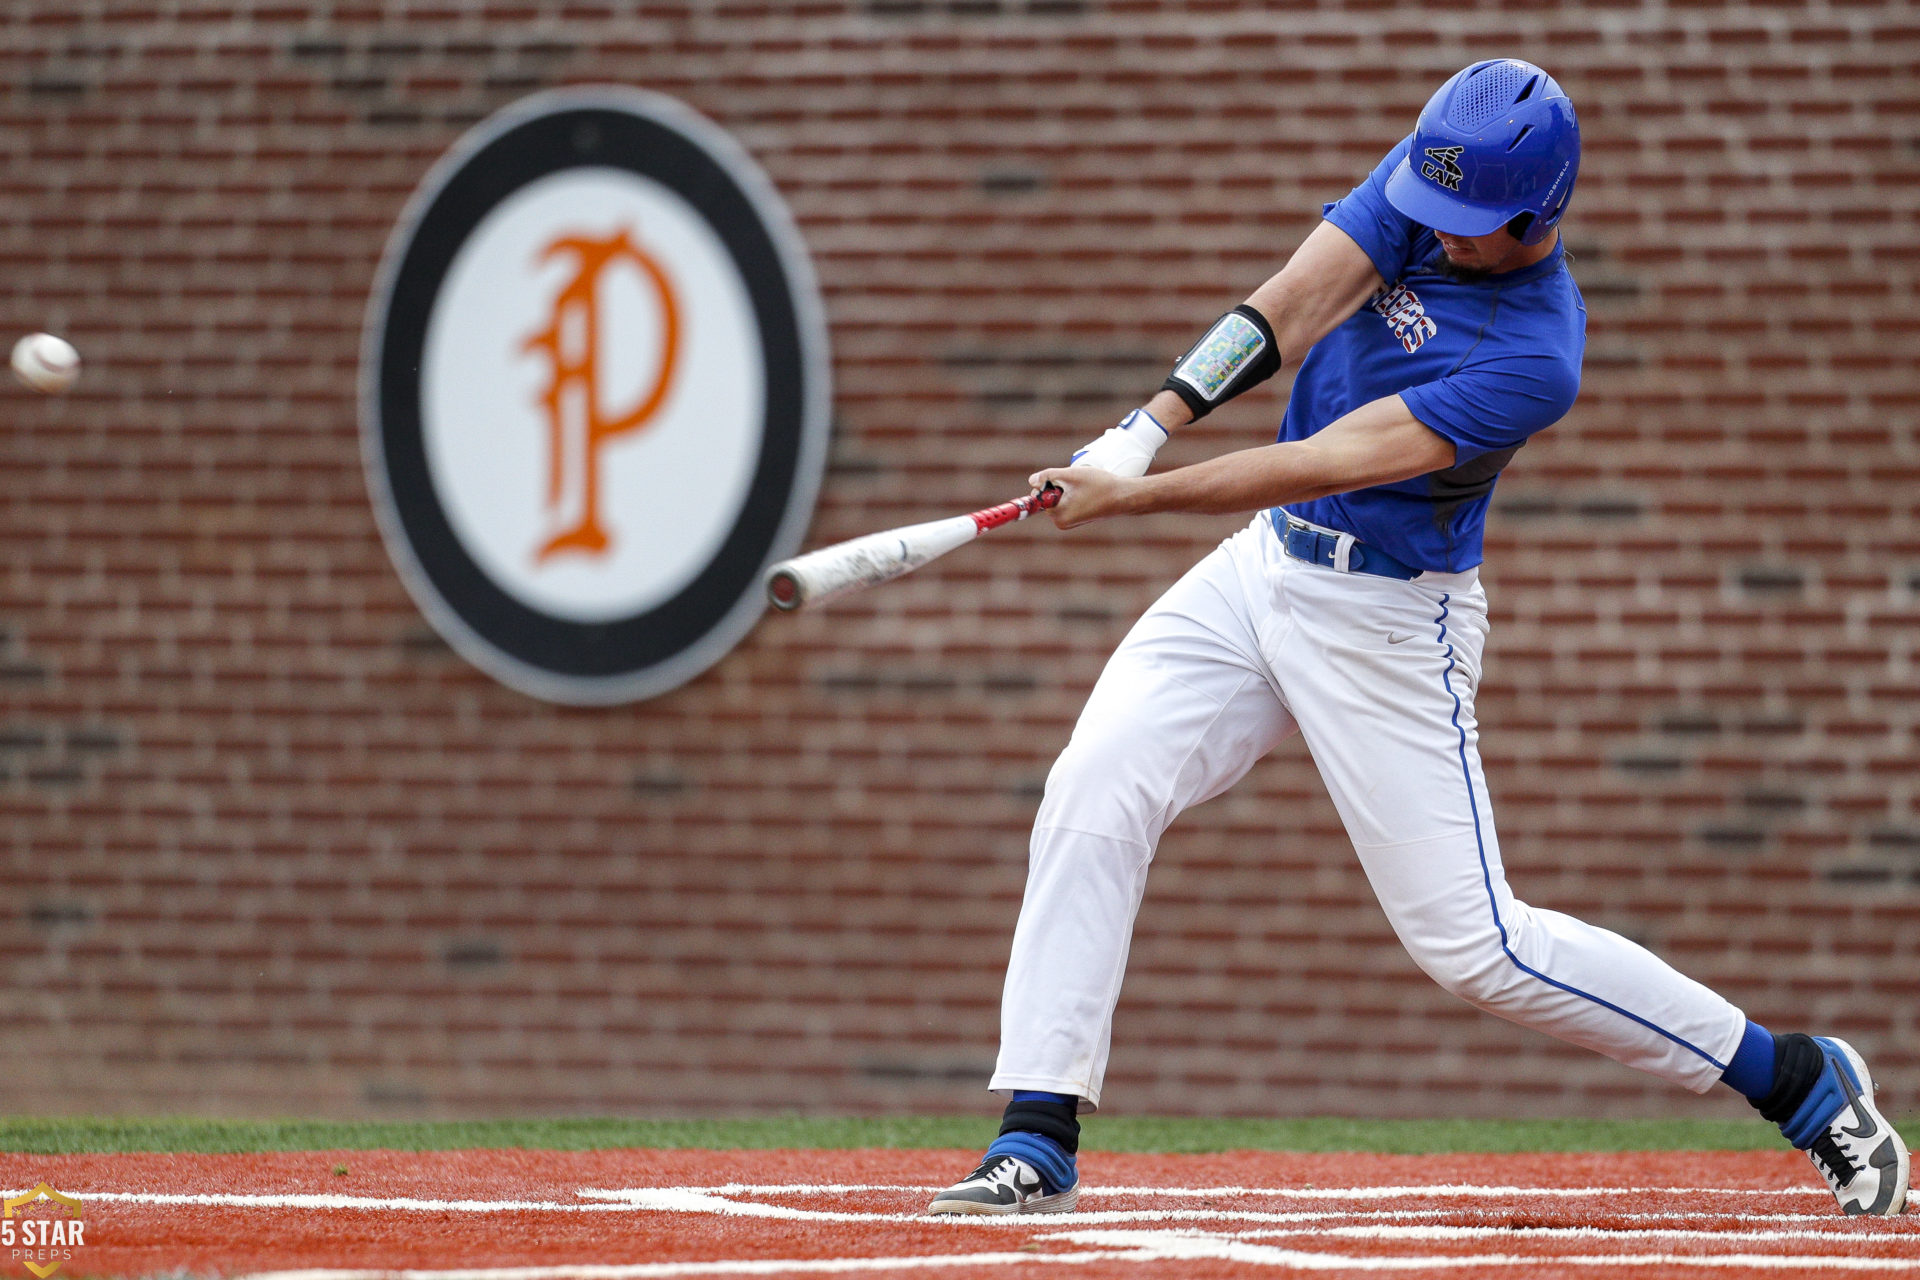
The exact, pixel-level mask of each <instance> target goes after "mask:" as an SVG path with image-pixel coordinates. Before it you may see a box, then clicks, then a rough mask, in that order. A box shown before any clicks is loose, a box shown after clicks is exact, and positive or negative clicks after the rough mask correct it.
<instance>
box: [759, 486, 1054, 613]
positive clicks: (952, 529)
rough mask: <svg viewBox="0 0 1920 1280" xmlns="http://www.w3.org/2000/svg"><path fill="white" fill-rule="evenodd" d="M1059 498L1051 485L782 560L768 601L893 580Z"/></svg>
mask: <svg viewBox="0 0 1920 1280" xmlns="http://www.w3.org/2000/svg"><path fill="white" fill-rule="evenodd" d="M1059 501H1060V489H1059V486H1057V485H1048V486H1047V487H1046V488H1044V489H1042V490H1041V491H1040V492H1039V493H1030V494H1028V495H1027V496H1026V497H1024V498H1015V499H1014V500H1013V501H1012V502H1003V503H1001V504H1000V505H999V506H997V507H983V508H981V509H980V510H978V511H975V512H972V513H971V514H969V515H964V516H948V517H947V518H946V519H945V520H929V521H927V522H926V523H925V524H910V525H905V526H902V527H901V528H898V529H887V530H884V531H882V532H880V533H869V534H866V535H865V536H863V537H859V538H850V539H848V540H847V541H845V542H836V543H834V544H833V545H832V546H830V547H821V548H820V549H819V550H818V551H809V552H807V554H805V555H803V556H796V557H794V558H793V559H792V560H782V561H781V562H780V563H779V564H776V565H774V566H773V567H772V568H771V569H769V570H767V599H768V600H770V601H772V602H773V607H774V608H776V609H782V610H786V611H788V612H791V611H793V610H795V609H799V608H803V607H804V606H806V605H811V604H819V603H820V602H821V601H823V600H831V599H832V598H833V597H835V596H839V595H845V594H846V593H847V592H849V591H858V590H860V589H861V588H863V587H872V586H877V585H879V584H880V583H882V582H891V581H892V580H893V579H895V578H898V577H900V576H901V575H902V574H907V573H911V572H913V571H914V570H915V569H918V568H919V567H920V566H921V565H923V564H925V563H927V561H929V560H935V559H938V558H939V557H941V556H943V555H945V554H947V552H949V551H952V550H953V549H954V548H955V547H960V546H964V545H965V544H967V543H969V542H972V541H973V540H974V539H975V538H977V537H979V536H980V535H981V534H983V533H985V532H986V531H987V530H989V529H998V528H999V527H1000V526H1001V525H1003V524H1011V523H1013V522H1014V521H1015V520H1025V519H1026V518H1027V517H1028V516H1030V515H1032V514H1033V513H1034V512H1036V511H1045V510H1046V509H1047V508H1049V507H1051V506H1053V505H1054V504H1055V503H1057V502H1059Z"/></svg>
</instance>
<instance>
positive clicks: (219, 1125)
mask: <svg viewBox="0 0 1920 1280" xmlns="http://www.w3.org/2000/svg"><path fill="white" fill-rule="evenodd" d="M1083 1124H1084V1131H1083V1134H1082V1138H1081V1141H1082V1143H1083V1145H1084V1148H1085V1149H1086V1150H1089V1151H1145V1152H1159V1151H1164V1152H1206V1151H1240V1150H1256V1151H1384V1152H1407V1153H1427V1152H1445V1151H1678V1150H1717V1151H1746V1150H1756V1149H1760V1150H1764V1149H1768V1148H1778V1147H1780V1146H1781V1145H1782V1144H1781V1139H1780V1135H1779V1133H1778V1132H1777V1131H1775V1130H1774V1128H1773V1127H1772V1126H1771V1125H1767V1124H1762V1123H1760V1122H1758V1121H1754V1120H1348V1119H1337V1118H1321V1119H1304V1120H1271V1119H1267V1120H1261V1119H1245V1118H1232V1119H1191V1118H1184V1117H1182V1118H1175V1117H1166V1116H1115V1117H1111V1118H1109V1117H1104V1116H1089V1117H1087V1118H1086V1120H1085V1121H1084V1122H1083ZM1909 1125H1910V1127H1909V1132H1911V1131H1912V1129H1913V1128H1914V1127H1920V1125H1913V1123H1912V1122H1911V1121H1910V1122H1909ZM994 1129H995V1124H994V1121H993V1120H992V1119H991V1118H989V1117H985V1116H925V1117H883V1118H863V1119H835V1118H819V1117H803V1116H778V1117H771V1118H761V1119H715V1120H631V1119H581V1118H570V1119H544V1120H543V1119H531V1120H475V1121H396V1122H380V1123H375V1122H354V1121H346V1122H335V1121H322V1120H209V1119H198V1118H193V1117H164V1118H155V1119H139V1118H103V1117H95V1116H72V1117H67V1116H4V1117H0V1152H22V1153H37V1154H53V1153H60V1152H86V1151H95V1152H98V1151H199V1152H222V1151H331V1150H368V1149H372V1148H381V1147H384V1148H389V1149H394V1150H401V1151H439V1150H457V1149H463V1148H474V1147H526V1148H532V1149H538V1150H550V1151H584V1150H594V1149H603V1148H610V1147H678V1148H701V1149H709V1148H711V1149H765V1148H773V1147H816V1148H825V1149H846V1148H854V1147H908V1148H921V1147H961V1148H969V1149H971V1148H976V1147H981V1146H983V1145H984V1144H985V1143H986V1142H987V1141H988V1140H989V1139H990V1138H992V1136H993V1133H994Z"/></svg>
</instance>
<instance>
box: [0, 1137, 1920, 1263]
mask: <svg viewBox="0 0 1920 1280" xmlns="http://www.w3.org/2000/svg"><path fill="white" fill-rule="evenodd" d="M974 1157H975V1153H972V1152H966V1151H948V1152H934V1151H725V1152H711V1151H595V1152H553V1151H440V1152H396V1151H337V1152H325V1151H322V1152H292V1153H277V1154H266V1155H217V1156H208V1155H100V1156H0V1184H4V1187H5V1190H6V1194H9V1195H12V1194H17V1193H18V1192H20V1191H24V1190H29V1189H31V1188H33V1187H34V1186H35V1185H36V1184H38V1183H41V1182H46V1183H48V1184H50V1185H51V1186H53V1187H54V1188H55V1189H57V1190H59V1191H62V1192H65V1193H67V1194H70V1195H78V1196H79V1197H80V1198H81V1200H82V1202H83V1203H84V1204H85V1219H86V1224H87V1226H86V1241H87V1243H86V1247H85V1248H84V1249H82V1250H80V1251H78V1252H77V1253H76V1254H75V1256H74V1257H73V1259H72V1260H71V1261H70V1262H67V1263H66V1264H65V1267H64V1270H63V1271H62V1272H61V1273H60V1274H61V1275H63V1276H152V1275H160V1274H168V1275H171V1274H178V1273H185V1274H188V1275H192V1276H196V1277H198V1276H266V1275H275V1276H279V1277H281V1278H282V1280H290V1278H291V1277H293V1276H299V1277H301V1278H302V1280H361V1278H365V1280H373V1278H374V1277H390V1276H398V1275H399V1274H400V1273H403V1272H404V1273H407V1274H408V1276H409V1280H454V1277H471V1278H472V1280H564V1278H566V1277H581V1278H582V1280H586V1278H588V1277H592V1278H593V1280H626V1278H629V1277H631V1278H633V1280H641V1278H644V1277H669V1276H672V1277H682V1276H685V1277H707V1276H776V1277H777V1276H788V1275H792V1276H804V1275H840V1274H849V1275H861V1276H880V1277H886V1276H894V1275H900V1276H909V1275H910V1276H915V1277H929V1278H930V1280H939V1278H942V1277H960V1276H964V1277H969V1278H971V1277H1008V1278H1009V1280H1014V1278H1016V1277H1018V1278H1021V1280H1024V1278H1025V1277H1032V1276H1040V1277H1045V1276H1050V1275H1058V1276H1060V1277H1062V1280H1067V1278H1068V1277H1071V1278H1072V1280H1118V1278H1122V1277H1124V1278H1127V1280H1135V1278H1138V1280H1170V1278H1172V1277H1180V1278H1181V1280H1185V1278H1186V1277H1194V1276H1205V1277H1213V1276H1221V1277H1255V1276H1274V1275H1284V1274H1286V1273H1288V1272H1313V1273H1317V1274H1329V1275H1335V1276H1340V1275H1361V1274H1366V1273H1380V1272H1391V1273H1392V1274H1393V1275H1395V1276H1402V1277H1414V1278H1418V1277H1425V1276H1435V1277H1438V1276H1446V1277H1451V1278H1454V1280H1458V1278H1460V1277H1465V1276H1494V1277H1503V1278H1504V1277H1512V1278H1514V1280H1521V1278H1523V1277H1538V1276H1553V1277H1597V1276H1600V1275H1602V1274H1603V1273H1605V1272H1607V1271H1609V1270H1619V1269H1622V1268H1624V1269H1626V1274H1627V1275H1630V1276H1631V1277H1633V1280H1661V1278H1663V1277H1681V1276H1685V1277H1705V1276H1715V1277H1738V1276H1749V1275H1752V1276H1762V1275H1764V1276H1773V1277H1777V1276H1799V1275H1804V1276H1834V1275H1876V1274H1884V1275H1902V1274H1905V1275H1920V1214H1910V1215H1907V1216H1905V1217H1903V1218H1899V1219H1895V1220H1892V1221H1886V1220H1868V1219H1859V1218H1845V1217H1842V1216H1841V1215H1840V1214H1839V1212H1838V1211H1837V1210H1836V1209H1835V1207H1834V1204H1833V1200H1832V1198H1831V1197H1830V1196H1829V1195H1828V1194H1827V1192H1826V1190H1825V1188H1824V1187H1821V1186H1820V1185H1819V1184H1818V1180H1817V1179H1816V1178H1815V1176H1814V1174H1813V1171H1812V1170H1811V1168H1810V1167H1809V1166H1808V1165H1807V1163H1806V1161H1805V1158H1804V1157H1802V1156H1800V1155H1799V1154H1798V1153H1795V1152H1788V1151H1781V1152H1742V1153H1732V1152H1658V1153H1635V1154H1627V1155H1518V1156H1491V1155H1489V1156H1478V1155H1454V1156H1369V1155H1291V1154H1283V1153H1272V1152H1238V1153H1231V1154H1226V1155H1212V1156H1147V1155H1102V1154H1100V1153H1097V1152H1092V1153H1087V1154H1085V1155H1083V1157H1082V1159H1081V1169H1082V1177H1083V1179H1084V1181H1085V1185H1086V1192H1085V1194H1084V1195H1083V1197H1082V1199H1081V1202H1080V1203H1081V1210H1082V1211H1081V1212H1079V1213H1075V1214H1070V1215H1057V1216H1055V1215H1044V1216H1029V1217H1019V1218H1011V1219H1009V1218H967V1219H932V1218H927V1217H924V1216H922V1213H921V1211H922V1210H923V1209H924V1208H925V1206H926V1203H927V1199H928V1196H929V1194H930V1193H931V1192H932V1191H933V1190H935V1189H936V1188H938V1187H939V1186H942V1185H944V1184H945V1183H947V1182H948V1181H950V1180H951V1179H952V1178H953V1177H955V1176H957V1175H958V1174H960V1173H964V1172H965V1171H966V1169H967V1168H968V1167H969V1165H970V1163H971V1162H972V1160H973V1159H974ZM338 1168H344V1169H345V1172H344V1173H337V1172H336V1169H338ZM5 1253H6V1250H4V1249H0V1278H8V1277H13V1276H25V1275H27V1272H26V1270H25V1269H24V1267H23V1265H22V1263H21V1262H19V1261H17V1260H15V1259H12V1258H8V1257H5V1256H4V1255H5ZM43 1265H44V1264H43Z"/></svg>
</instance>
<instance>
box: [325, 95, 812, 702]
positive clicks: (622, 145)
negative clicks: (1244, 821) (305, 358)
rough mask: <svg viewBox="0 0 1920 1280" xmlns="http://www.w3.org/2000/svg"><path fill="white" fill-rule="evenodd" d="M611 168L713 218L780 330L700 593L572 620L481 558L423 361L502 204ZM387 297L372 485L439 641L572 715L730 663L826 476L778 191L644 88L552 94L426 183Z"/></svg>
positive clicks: (387, 273)
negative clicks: (567, 706) (750, 464)
mask: <svg viewBox="0 0 1920 1280" xmlns="http://www.w3.org/2000/svg"><path fill="white" fill-rule="evenodd" d="M581 167H610V168H618V169H623V170H625V171H627V172H630V173H635V174H639V175H641V176H643V177H646V178H650V179H652V180H654V181H656V182H659V183H660V184H661V185H663V186H666V187H668V188H670V189H671V190H673V191H675V192H677V193H678V194H679V195H680V196H681V197H682V198H683V199H685V200H686V201H687V202H688V203H689V204H691V205H692V206H693V207H694V208H695V209H696V210H697V211H699V213H700V214H701V215H702V216H703V217H704V218H705V219H706V220H707V222H708V224H709V225H710V226H711V227H712V228H713V230H714V232H715V234H716V235H718V236H719V238H720V240H721V242H722V244H723V245H724V246H725V247H726V250H727V252H728V254H729V255H730V256H731V258H732V259H733V263H734V266H735V269H736V270H737V271H738V272H739V275H740V278H741V280H742V282H743V283H744V284H745V286H746V288H747V292H748V295H749V298H750V300H751V303H752V307H753V312H754V317H755V320H756V322H757V323H758V326H759V330H760V340H761V352H762V362H763V366H764V374H765V388H766V396H765V417H764V420H763V422H762V427H761V433H760V434H761V448H760V458H759V461H758V464H757V466H756V469H755V472H754V475H753V478H752V480H751V482H750V484H749V486H748V492H747V495H746V498H745V501H744V503H743V505H742V508H741V512H740V516H739V518H738V519H737V521H736V522H735V524H734V526H733V528H732V529H731V530H730V531H729V533H728V534H727V537H726V538H725V540H724V541H723V543H722V545H721V547H720V550H719V551H718V552H717V553H716V554H715V555H714V556H713V558H712V559H711V560H710V561H709V562H708V564H707V566H706V567H705V568H704V569H703V570H702V571H701V572H700V573H699V574H698V575H697V576H696V577H695V579H694V580H693V581H692V582H691V583H689V584H688V585H687V586H686V587H685V588H684V589H682V590H681V591H680V592H678V593H677V594H676V595H674V596H673V597H672V598H671V599H669V600H666V601H664V602H662V603H660V604H658V605H656V606H654V607H653V608H650V609H647V610H645V611H644V612H640V613H636V614H633V615H631V616H628V617H625V618H618V619H613V620H609V621H605V622H594V623H583V622H579V621H574V620H569V619H563V618H557V617H554V616H552V615H550V614H546V613H543V612H541V611H540V610H538V609H536V608H533V607H531V606H529V605H527V604H525V603H524V602H522V601H521V600H519V599H518V598H516V597H514V596H513V595H512V594H510V593H509V592H507V591H505V590H503V589H502V588H501V587H500V586H499V585H498V584H497V583H495V582H494V581H493V579H492V578H490V577H489V576H488V575H487V573H486V572H485V570H483V569H482V568H481V567H480V565H479V564H478V563H477V562H475V560H474V559H473V557H472V556H471V555H469V554H468V552H467V549H466V548H465V546H464V545H462V543H461V542H460V539H459V536H458V535H457V534H456V533H455V532H454V529H453V527H452V525H451V523H450V522H449V520H448V518H447V513H446V511H445V509H444V508H443V506H442V505H441V502H440V498H439V495H438V493H437V492H436V491H435V488H434V484H433V479H432V473H431V468H430V466H429V463H428V460H427V454H426V442H425V434H424V431H423V422H422V417H423V413H422V405H421V379H420V373H421V359H422V354H423V352H424V349H425V344H426V336H427V332H428V328H429V325H430V323H431V321H432V317H433V308H434V306H435V305H436V303H437V302H438V300H439V295H440V291H441V289H442V288H443V287H444V285H445V281H446V277H447V273H448V271H449V270H450V269H451V267H452V264H453V261H454V258H455V256H456V255H457V254H458V253H459V251H460V248H461V247H462V246H463V245H464V244H465V243H466V241H467V240H468V238H469V237H470V236H471V235H472V233H473V231H474V230H475V228H476V227H478V226H479V224H480V223H481V222H482V221H483V220H484V219H485V218H486V216H487V215H488V214H489V213H491V212H492V211H493V210H494V209H495V208H497V207H498V206H499V204H500V203H501V202H502V201H503V200H505V199H507V198H508V197H509V196H511V195H513V194H514V193H515V192H516V191H519V190H521V189H522V188H523V187H525V186H527V185H528V184H529V183H532V182H535V181H538V180H539V179H541V178H544V177H547V176H548V175H550V174H554V173H559V172H564V171H566V170H568V169H574V168H581ZM382 275H383V281H382V284H383V286H384V287H382V288H378V289H376V291H375V295H374V299H373V302H372V309H373V312H374V314H373V315H372V317H370V323H369V327H368V337H367V344H366V353H365V358H364V359H363V378H362V383H363V385H362V413H363V429H364V433H363V434H364V446H365V453H366V462H367V469H368V473H369V482H370V485H371V487H372V489H373V491H374V494H375V498H376V501H375V505H376V508H379V509H380V514H381V517H382V529H383V532H384V533H386V534H387V538H386V540H387V543H388V547H389V550H390V551H391V552H393V553H394V559H395V561H396V563H397V564H398V565H399V567H400V569H401V573H402V577H403V578H404V579H405V580H406V582H407V585H408V587H409V590H410V591H411V593H412V594H413V596H414V598H415V600H416V602H417V603H419V604H420V605H421V607H422V609H423V611H424V612H426V613H427V615H428V617H429V619H430V620H431V621H432V622H433V623H434V625H435V628H436V629H437V630H439V631H440V632H441V634H442V635H443V636H445V637H446V638H447V640H448V641H449V643H451V644H453V645H454V647H455V648H456V649H457V650H459V651H461V652H462V653H463V654H464V655H465V656H466V657H467V658H468V659H469V660H471V661H473V662H474V663H475V664H476V665H478V666H480V667H482V668H483V669H486V670H487V671H489V672H490V673H491V674H493V675H494V676H495V677H496V678H498V679H500V680H501V681H502V682H503V683H506V684H508V685H510V686H513V687H515V688H518V689H520V690H522V691H523V692H526V693H529V694H531V695H533V696H535V697H540V698H544V699H547V700H549V701H555V702H566V703H600V704H604V703H612V702H626V701H632V700H636V699H638V698H643V697H650V696H653V695H655V694H658V693H662V692H665V691H666V690H668V689H671V688H674V687H676V686H678V685H679V684H681V683H684V682H685V681H686V680H689V679H691V678H693V676H695V675H697V674H699V673H700V672H701V671H704V670H706V669H707V668H708V667H710V666H712V665H713V663H715V662H717V661H719V660H720V658H721V657H723V656H725V654H726V653H727V652H728V651H730V650H731V649H732V648H733V646H734V645H735V644H737V643H738V641H739V640H740V638H741V637H742V636H744V635H745V633H746V632H747V630H749V629H751V627H752V625H753V622H754V621H755V620H756V619H757V618H758V617H759V616H760V614H761V613H762V612H763V611H764V609H765V597H764V592H763V590H762V585H761V580H762V578H763V576H764V574H765V571H766V569H767V567H768V566H769V565H771V564H772V563H774V562H775V561H777V560H779V559H782V558H784V557H785V556H787V555H788V554H790V553H791V552H792V551H794V550H795V549H797V547H798V545H799V541H800V538H801V536H802V534H803V533H804V531H805V527H806V523H807V521H808V519H810V518H811V515H812V508H813V500H814V497H815V496H816V494H817V492H818V488H819V482H820V473H821V471H822V470H823V468H824V462H825V452H826V449H825V445H826V434H827V418H828V409H827V406H828V404H830V395H829V393H828V391H827V387H826V381H827V367H828V365H827V360H826V356H825V324H824V321H823V320H822V319H821V307H820V303H819V295H818V290H817V286H816V285H815V283H814V279H813V275H812V271H811V267H810V264H809V263H808V261H807V258H806V252H805V248H804V245H803V244H802V243H801V242H800V240H799V236H798V232H797V231H795V230H794V229H793V224H792V221H791V217H790V215H788V213H787V211H786V207H785V205H784V203H782V202H781V201H780V200H779V197H778V195H777V193H776V192H775V191H774V189H773V187H772V184H771V183H770V182H769V181H767V180H766V178H765V177H764V175H762V174H761V173H760V171H759V169H758V167H757V166H754V165H753V164H752V161H751V160H750V159H749V158H748V157H747V156H746V154H745V152H744V151H742V150H741V149H740V148H739V146H738V144H737V143H735V142H734V141H733V140H732V138H731V137H729V136H728V135H726V134H725V133H724V132H723V131H721V130H720V129H719V128H718V127H717V126H715V125H713V124H712V123H711V122H709V121H707V120H706V119H705V117H702V116H699V115H697V114H695V113H694V112H692V111H691V110H689V109H687V108H685V107H683V106H681V105H680V104H679V103H677V102H675V101H673V100H672V99H668V98H663V97H661V96H660V95H657V94H651V93H646V92H644V91H641V90H634V89H624V88H603V89H575V90H564V91H558V92H555V93H548V94H540V95H536V96H535V97H533V98H529V99H526V100H523V101H522V102H520V103H517V104H515V105H514V106H512V107H509V108H507V109H506V110H505V111H502V112H500V113H499V114H497V115H495V116H494V117H491V118H490V119H489V120H487V121H483V122H482V123H481V124H480V125H478V126H476V127H475V129H474V130H473V131H472V132H471V133H470V134H468V135H467V137H465V138H463V139H462V140H461V141H460V142H459V143H457V144H456V145H455V147H454V148H453V149H452V150H451V151H450V152H449V153H448V155H447V157H446V158H445V159H444V160H443V161H442V162H441V164H440V165H438V166H436V168H435V170H434V171H433V172H432V173H430V174H429V175H428V178H427V179H426V181H424V182H423V183H422V184H421V188H420V190H419V191H418V192H417V193H416V195H415V198H414V201H413V202H412V204H411V205H410V207H409V210H408V213H407V214H404V215H403V216H402V219H401V222H400V224H399V225H398V226H397V227H396V228H395V231H394V235H393V239H392V241H391V242H390V244H389V246H388V251H387V258H386V262H385V264H384V269H383V273H382Z"/></svg>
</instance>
